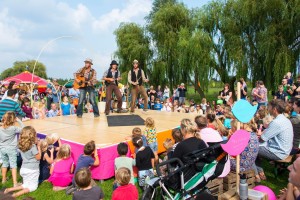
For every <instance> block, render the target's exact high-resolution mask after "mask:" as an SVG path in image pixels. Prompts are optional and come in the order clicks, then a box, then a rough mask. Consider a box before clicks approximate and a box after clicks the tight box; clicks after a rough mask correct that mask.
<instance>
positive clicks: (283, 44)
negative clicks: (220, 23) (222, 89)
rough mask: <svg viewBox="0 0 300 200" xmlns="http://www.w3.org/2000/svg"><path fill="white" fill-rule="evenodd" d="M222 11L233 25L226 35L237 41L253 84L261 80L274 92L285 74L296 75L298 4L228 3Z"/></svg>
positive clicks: (276, 0) (267, 1)
mask: <svg viewBox="0 0 300 200" xmlns="http://www.w3.org/2000/svg"><path fill="white" fill-rule="evenodd" d="M224 10H227V13H228V15H227V16H228V17H227V19H228V20H229V21H231V22H234V25H235V26H234V27H235V28H234V29H228V32H230V33H231V34H235V35H236V36H239V37H240V38H241V40H240V41H241V42H242V46H243V47H244V48H243V49H242V52H241V54H242V55H243V56H242V57H244V58H246V64H247V69H249V72H250V74H251V77H252V80H253V82H254V81H255V80H264V81H265V82H266V85H267V87H269V88H273V89H274V88H275V87H276V84H274V83H280V79H281V78H282V76H283V75H284V74H285V73H286V72H287V71H292V72H296V62H297V60H299V45H298V46H297V42H296V41H297V38H299V36H300V34H299V28H300V25H299V22H300V14H299V11H300V3H299V1H296V0H291V1H282V0H263V1H258V0H254V1H253V0H245V1H241V0H240V1H236V0H230V1H228V2H227V4H226V6H225V9H224Z"/></svg>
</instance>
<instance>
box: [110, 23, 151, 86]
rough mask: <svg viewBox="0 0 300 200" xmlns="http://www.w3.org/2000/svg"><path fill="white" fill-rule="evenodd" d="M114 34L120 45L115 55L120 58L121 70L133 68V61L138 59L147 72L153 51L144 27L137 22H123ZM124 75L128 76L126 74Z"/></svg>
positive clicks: (125, 70) (126, 70)
mask: <svg viewBox="0 0 300 200" xmlns="http://www.w3.org/2000/svg"><path fill="white" fill-rule="evenodd" d="M114 34H115V35H116V41H117V46H118V50H117V52H116V53H115V55H116V57H117V58H118V59H119V63H120V70H121V71H122V72H124V73H125V72H128V71H129V70H130V69H131V68H132V61H133V60H134V59H137V60H138V61H139V66H140V67H141V68H142V69H143V70H145V71H146V72H147V71H148V70H147V69H148V68H147V67H148V65H149V60H150V58H151V56H152V52H151V50H150V40H149V38H148V37H147V36H146V35H145V34H144V29H143V28H142V27H141V26H139V25H137V24H135V23H121V24H120V26H119V28H118V29H117V30H115V32H114ZM126 74H127V73H126ZM124 77H127V76H126V75H125V74H124ZM126 82H127V81H126Z"/></svg>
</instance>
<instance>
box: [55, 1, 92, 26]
mask: <svg viewBox="0 0 300 200" xmlns="http://www.w3.org/2000/svg"><path fill="white" fill-rule="evenodd" d="M57 9H58V10H59V11H60V12H61V13H60V14H61V16H59V18H60V20H64V21H65V22H66V23H67V24H68V25H72V26H74V27H75V28H76V29H80V28H82V26H83V25H85V24H88V23H90V21H93V20H94V17H93V16H92V14H91V13H90V11H89V9H88V8H87V7H86V6H85V5H83V4H81V3H80V4H78V5H77V7H76V8H75V9H73V8H72V7H70V6H69V5H68V4H66V3H63V2H59V3H58V4H57Z"/></svg>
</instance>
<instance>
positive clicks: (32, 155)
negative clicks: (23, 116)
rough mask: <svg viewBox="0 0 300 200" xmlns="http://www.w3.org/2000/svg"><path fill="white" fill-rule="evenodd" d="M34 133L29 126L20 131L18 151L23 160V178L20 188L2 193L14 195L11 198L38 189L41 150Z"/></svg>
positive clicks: (21, 171)
mask: <svg viewBox="0 0 300 200" xmlns="http://www.w3.org/2000/svg"><path fill="white" fill-rule="evenodd" d="M36 136H37V135H36V131H35V129H34V128H33V127H31V126H26V127H24V128H23V129H22V131H21V133H20V138H19V149H20V150H21V156H22V159H23V162H22V167H21V170H20V175H21V176H22V178H23V184H22V185H21V186H15V187H12V188H7V189H6V190H5V191H4V193H11V192H15V191H18V192H17V193H14V194H13V195H12V196H13V197H19V196H21V195H24V194H26V193H29V192H33V191H35V190H36V189H37V187H38V181H39V180H38V179H39V175H40V173H39V161H40V159H41V149H40V146H39V144H38V140H37V137H36Z"/></svg>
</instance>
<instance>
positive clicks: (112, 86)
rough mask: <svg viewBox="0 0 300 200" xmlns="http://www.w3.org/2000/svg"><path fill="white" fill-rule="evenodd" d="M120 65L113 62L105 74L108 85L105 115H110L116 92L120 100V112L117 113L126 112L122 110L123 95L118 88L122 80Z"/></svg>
mask: <svg viewBox="0 0 300 200" xmlns="http://www.w3.org/2000/svg"><path fill="white" fill-rule="evenodd" d="M118 66H119V64H118V63H117V61H115V60H113V61H111V64H110V67H109V69H108V70H107V71H105V72H104V74H103V80H105V85H106V106H105V114H106V115H109V110H110V105H111V99H112V93H113V92H114V93H115V95H116V97H117V100H118V110H117V113H121V112H125V111H123V110H122V94H121V92H120V89H119V87H118V84H119V82H118V81H119V80H121V73H120V71H119V70H118Z"/></svg>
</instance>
